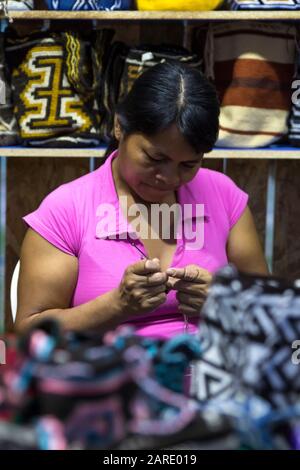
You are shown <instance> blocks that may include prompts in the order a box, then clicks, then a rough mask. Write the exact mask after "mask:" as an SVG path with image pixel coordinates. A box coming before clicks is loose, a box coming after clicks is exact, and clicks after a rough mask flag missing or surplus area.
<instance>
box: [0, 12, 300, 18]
mask: <svg viewBox="0 0 300 470" xmlns="http://www.w3.org/2000/svg"><path fill="white" fill-rule="evenodd" d="M9 16H10V17H11V18H13V19H23V20H39V19H41V20H101V21H115V20H118V21H144V20H148V21H149V20H167V21H182V20H189V21H199V20H205V21H208V20H210V21H212V20H216V21H233V20H236V21H240V20H273V21H274V20H278V21H279V20H300V10H299V11H282V10H277V11H196V12H193V11H113V12H105V11H54V10H52V11H49V10H34V11H33V10H31V11H11V12H10V13H9ZM1 17H2V18H3V17H4V15H3V12H1Z"/></svg>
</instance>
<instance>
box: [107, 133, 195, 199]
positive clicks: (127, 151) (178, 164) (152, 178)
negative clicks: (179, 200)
mask: <svg viewBox="0 0 300 470" xmlns="http://www.w3.org/2000/svg"><path fill="white" fill-rule="evenodd" d="M116 135H117V133H116ZM117 137H119V155H118V158H117V159H116V160H115V162H116V167H117V172H118V178H119V179H120V180H121V184H122V183H123V184H124V183H125V185H127V186H128V187H129V189H130V190H132V191H133V192H134V193H135V194H137V195H138V196H139V197H140V198H141V199H142V200H144V201H148V202H158V203H160V202H163V201H164V200H167V199H168V198H170V195H171V194H172V193H174V191H176V190H177V189H178V188H179V186H181V185H182V184H185V183H188V182H189V181H190V180H191V179H193V177H194V176H195V174H196V172H197V171H198V169H199V168H200V166H201V162H202V157H203V153H196V152H195V151H194V149H193V148H192V147H191V146H190V145H189V144H188V143H187V142H186V140H185V139H184V138H183V136H182V134H181V133H180V131H179V130H178V128H177V126H176V125H175V124H174V125H172V126H170V127H169V128H168V129H166V130H164V131H163V132H160V133H158V134H156V135H155V136H154V137H147V136H146V135H144V134H132V135H129V136H127V137H125V138H124V136H122V134H120V133H119V135H117Z"/></svg>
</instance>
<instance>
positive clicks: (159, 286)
mask: <svg viewBox="0 0 300 470" xmlns="http://www.w3.org/2000/svg"><path fill="white" fill-rule="evenodd" d="M167 280H168V276H167V274H166V273H162V272H161V271H160V262H159V259H157V258H153V259H147V260H142V261H138V262H137V263H134V264H131V265H130V266H128V267H127V269H126V270H125V272H124V274H123V277H122V280H121V282H120V285H119V287H118V288H117V289H116V290H115V296H116V302H117V303H118V305H119V308H120V312H121V315H122V316H134V315H139V314H142V313H147V312H151V311H152V310H154V309H156V308H157V307H158V306H159V305H161V304H163V303H164V302H165V300H166V298H167V294H166V282H167Z"/></svg>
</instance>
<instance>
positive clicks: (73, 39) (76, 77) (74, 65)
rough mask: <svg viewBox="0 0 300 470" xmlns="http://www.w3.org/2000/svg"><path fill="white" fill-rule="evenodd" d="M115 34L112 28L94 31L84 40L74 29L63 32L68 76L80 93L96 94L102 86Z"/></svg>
mask: <svg viewBox="0 0 300 470" xmlns="http://www.w3.org/2000/svg"><path fill="white" fill-rule="evenodd" d="M113 36H114V31H113V30H111V29H102V30H99V31H94V32H93V34H92V36H91V40H90V41H86V40H83V39H82V37H81V36H80V35H79V34H78V33H77V32H74V31H66V32H63V33H61V37H62V41H63V47H64V59H65V64H66V73H67V77H68V80H69V82H70V83H71V85H72V86H73V87H74V89H75V90H76V91H77V92H78V93H79V94H82V95H84V96H85V97H86V96H87V95H91V94H95V92H96V90H97V88H98V87H99V86H100V83H101V80H102V79H103V73H104V68H105V63H104V62H105V60H106V53H107V49H108V46H109V44H110V42H111V40H112V38H113ZM90 63H91V68H89V64H90Z"/></svg>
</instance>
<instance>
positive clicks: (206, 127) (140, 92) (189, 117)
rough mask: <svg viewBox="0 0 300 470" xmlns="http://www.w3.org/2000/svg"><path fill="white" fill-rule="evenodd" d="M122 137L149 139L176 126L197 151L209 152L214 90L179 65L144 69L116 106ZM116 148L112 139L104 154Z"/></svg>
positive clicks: (213, 136) (214, 125)
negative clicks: (136, 135) (130, 136)
mask: <svg viewBox="0 0 300 470" xmlns="http://www.w3.org/2000/svg"><path fill="white" fill-rule="evenodd" d="M116 114H117V115H118V118H119V123H120V126H121V129H122V131H123V133H124V135H125V136H128V135H130V134H134V133H138V132H141V133H143V134H145V135H148V136H151V135H155V134H156V133H158V132H160V131H163V130H165V129H167V128H168V127H169V126H171V125H172V124H174V123H176V124H177V126H178V129H179V130H180V132H181V133H182V135H183V136H184V137H185V139H186V141H187V142H188V143H189V144H190V145H191V147H192V148H193V149H194V150H195V151H196V152H197V153H200V152H204V153H207V152H210V151H211V150H212V148H213V146H214V144H215V142H216V140H217V138H218V132H219V114H220V105H219V101H218V98H217V93H216V90H215V88H214V87H213V86H212V85H211V84H210V82H209V81H208V80H207V78H206V77H205V76H204V75H203V74H202V73H201V72H200V71H199V70H196V69H194V68H192V67H189V66H188V65H183V64H182V63H180V62H177V61H173V62H164V63H161V64H158V65H155V66H154V67H152V68H150V69H148V70H147V71H146V72H144V73H143V74H142V75H141V76H140V77H139V78H138V79H137V80H136V81H135V82H134V84H133V87H132V89H131V91H130V92H129V93H128V95H127V96H126V97H125V98H124V99H123V101H121V102H120V103H119V104H118V105H117V107H116ZM117 147H118V141H117V140H116V139H113V140H112V142H111V143H110V145H109V147H108V149H107V153H106V155H108V154H109V153H111V152H112V151H113V150H115V149H116V148H117Z"/></svg>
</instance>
